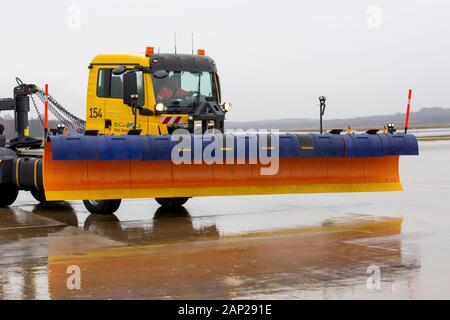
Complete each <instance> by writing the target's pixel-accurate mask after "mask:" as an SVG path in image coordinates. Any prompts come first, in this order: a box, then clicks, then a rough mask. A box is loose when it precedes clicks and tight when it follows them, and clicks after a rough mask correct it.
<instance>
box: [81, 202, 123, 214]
mask: <svg viewBox="0 0 450 320" xmlns="http://www.w3.org/2000/svg"><path fill="white" fill-rule="evenodd" d="M121 202H122V200H120V199H119V200H83V203H84V206H85V207H86V209H87V211H89V212H90V213H93V214H114V212H116V211H117V210H118V209H119V207H120V203H121Z"/></svg>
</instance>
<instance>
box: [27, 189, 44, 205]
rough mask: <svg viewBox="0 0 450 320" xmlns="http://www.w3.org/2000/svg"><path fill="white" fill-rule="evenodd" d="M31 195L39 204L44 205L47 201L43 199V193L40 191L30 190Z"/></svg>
mask: <svg viewBox="0 0 450 320" xmlns="http://www.w3.org/2000/svg"><path fill="white" fill-rule="evenodd" d="M30 192H31V195H32V196H33V198H35V199H36V200H37V201H38V202H40V203H46V202H47V199H46V198H45V192H44V191H41V190H36V189H32V190H31V191H30Z"/></svg>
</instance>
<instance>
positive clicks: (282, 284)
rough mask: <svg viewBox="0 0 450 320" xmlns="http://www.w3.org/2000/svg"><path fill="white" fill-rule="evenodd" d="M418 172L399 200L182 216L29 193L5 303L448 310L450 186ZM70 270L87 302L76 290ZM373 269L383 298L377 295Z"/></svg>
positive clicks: (343, 197)
mask: <svg viewBox="0 0 450 320" xmlns="http://www.w3.org/2000/svg"><path fill="white" fill-rule="evenodd" d="M444 150H447V151H446V152H447V154H446V155H448V154H449V153H450V152H449V151H450V144H449V145H448V146H447V147H446V148H444ZM432 152H440V153H442V151H441V149H440V148H439V149H433V148H430V149H429V150H427V151H425V156H422V158H425V159H427V155H428V161H431V162H433V161H435V162H436V164H435V165H436V166H435V167H439V165H440V164H441V162H442V161H444V160H443V159H441V157H437V158H436V157H432V156H430V155H429V153H432ZM408 161H409V162H404V163H403V165H402V170H403V173H402V175H404V176H406V177H408V178H407V179H406V180H407V183H405V187H406V188H405V189H406V190H405V192H404V193H395V194H391V193H389V194H381V193H380V194H337V195H308V196H301V195H300V196H289V195H284V196H268V197H231V198H220V197H219V198H208V199H192V201H191V202H190V203H189V204H188V205H187V206H186V207H185V208H179V209H177V210H167V209H162V208H158V207H157V206H156V204H155V203H154V202H153V201H152V200H142V201H140V200H132V201H126V202H124V205H123V206H122V208H121V209H120V210H119V211H118V213H117V215H112V216H101V215H89V214H88V213H87V212H86V210H85V209H84V207H83V206H82V204H81V203H79V202H70V203H65V202H61V203H54V204H51V205H36V203H35V202H34V200H32V198H31V197H30V196H29V195H28V194H26V193H23V194H21V195H20V198H19V201H18V202H17V204H16V205H15V206H13V207H12V208H11V209H0V298H2V299H77V298H78V299H79V298H87V299H108V298H117V299H220V298H225V299H248V298H249V299H263V298H272V299H283V298H285V299H301V298H320V299H323V298H324V299H339V298H388V299H408V298H409V299H413V298H420V297H425V298H427V297H447V298H448V297H449V296H450V295H449V291H448V290H449V289H448V285H443V279H444V280H445V279H447V280H448V279H449V278H448V277H447V272H448V271H447V270H448V268H447V267H446V266H447V261H448V258H450V254H448V252H449V251H450V250H448V249H449V248H450V232H448V231H449V228H450V223H449V222H450V221H449V218H448V217H447V215H446V214H445V213H443V212H440V211H439V209H440V208H441V207H442V204H441V202H439V199H445V196H448V195H449V194H450V193H449V188H450V186H449V185H448V182H449V181H450V174H448V173H449V172H448V171H447V172H445V173H446V175H445V174H442V171H440V172H439V173H435V174H434V175H433V174H429V173H430V172H428V174H427V175H426V178H427V179H428V181H432V182H433V181H435V182H437V183H430V182H425V183H422V182H421V181H423V179H422V178H421V177H420V175H419V177H417V176H416V177H414V176H413V177H411V176H412V175H413V173H414V172H415V168H416V167H417V165H418V164H417V160H414V159H412V158H411V159H410V160H408ZM405 172H406V173H405ZM408 179H409V180H408ZM443 180H446V181H447V184H446V185H444V184H442V183H439V181H443ZM419 195H420V196H419ZM424 208H426V210H424ZM70 266H77V267H79V268H80V270H81V288H80V290H69V289H68V287H67V279H68V277H69V276H70V274H68V273H67V270H68V267H70ZM369 267H376V268H379V270H380V277H381V278H380V279H381V283H380V287H379V288H372V287H370V286H368V280H369V279H371V278H370V277H371V275H372V274H371V273H370V272H369V273H368V268H369ZM369 270H372V269H370V268H369ZM444 282H445V281H444Z"/></svg>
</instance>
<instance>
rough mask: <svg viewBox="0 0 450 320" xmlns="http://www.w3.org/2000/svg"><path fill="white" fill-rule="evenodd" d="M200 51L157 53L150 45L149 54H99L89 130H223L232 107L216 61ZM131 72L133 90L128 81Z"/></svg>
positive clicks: (93, 64)
mask: <svg viewBox="0 0 450 320" xmlns="http://www.w3.org/2000/svg"><path fill="white" fill-rule="evenodd" d="M199 53H200V54H197V55H189V54H159V53H158V54H154V53H153V50H152V48H147V52H146V54H145V55H136V54H101V55H98V56H96V57H95V58H94V59H93V60H92V62H91V64H90V66H89V69H90V71H89V81H88V90H87V104H86V131H87V132H89V131H90V132H95V133H98V134H110V135H124V134H130V132H131V130H133V129H134V131H138V134H141V135H147V134H151V135H163V134H170V133H171V132H173V131H174V129H177V128H186V129H189V130H191V131H193V130H194V128H195V127H196V126H199V125H201V126H202V128H203V130H206V129H209V128H216V129H219V130H223V122H224V118H225V113H226V112H227V111H228V110H229V109H230V107H231V105H229V104H223V105H222V104H221V92H220V82H219V76H218V74H217V69H216V64H215V62H214V61H213V60H212V59H211V58H210V57H207V56H205V55H202V53H203V51H201V50H199ZM130 75H131V79H132V80H131V81H135V83H133V84H132V85H131V89H130V88H129V86H130V85H129V84H127V83H129V81H128V80H127V81H125V80H124V79H129V78H130ZM133 87H134V91H136V92H133V89H132V88H133ZM130 90H132V91H130ZM130 92H132V94H131V98H132V99H135V101H134V102H133V103H130V97H129V96H128V95H129V94H130ZM124 95H126V96H124ZM135 111H136V112H135Z"/></svg>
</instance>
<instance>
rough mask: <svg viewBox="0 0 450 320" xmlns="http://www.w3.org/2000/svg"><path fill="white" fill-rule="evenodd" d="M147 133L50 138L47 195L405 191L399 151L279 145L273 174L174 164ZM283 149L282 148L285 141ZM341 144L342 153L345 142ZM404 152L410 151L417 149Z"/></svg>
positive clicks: (241, 167)
mask: <svg viewBox="0 0 450 320" xmlns="http://www.w3.org/2000/svg"><path fill="white" fill-rule="evenodd" d="M403 136H406V135H403ZM114 139H115V140H114ZM148 139H150V138H148V137H131V138H130V137H115V138H114V137H106V136H102V137H78V138H73V139H72V140H70V138H67V137H61V138H60V137H57V138H52V141H51V142H48V143H47V144H46V146H45V152H44V165H43V167H44V172H43V177H44V188H45V194H46V197H47V200H51V201H52V200H109V199H128V198H171V197H200V196H231V195H267V194H295V193H329V192H372V191H401V190H402V186H401V183H400V178H399V170H398V165H399V156H398V155H381V156H370V155H369V156H354V157H351V152H353V151H352V150H351V149H350V147H349V144H347V145H344V148H345V149H344V150H343V152H342V156H340V155H337V156H336V155H334V154H332V153H330V154H332V155H334V156H322V154H318V153H316V154H311V153H306V152H310V151H309V150H313V149H316V151H317V148H318V147H320V146H317V145H314V146H313V147H312V149H311V148H309V147H308V148H304V151H302V152H305V153H304V154H303V153H301V154H300V156H297V157H293V156H290V154H289V153H288V152H287V151H286V152H284V151H283V150H281V153H280V156H279V157H278V158H277V159H278V162H279V163H278V171H277V172H276V173H275V174H273V175H262V174H261V172H262V171H261V169H263V168H266V167H267V165H262V164H249V163H246V164H206V163H205V162H204V161H203V162H202V163H201V164H181V165H176V164H174V163H173V161H171V160H170V152H169V151H170V150H171V145H170V142H167V145H164V143H163V144H161V143H160V142H161V141H164V139H162V138H159V139H160V140H159V141H156V140H152V141H150V142H149V145H148V146H147V145H146V143H147V142H145V141H148ZM151 139H153V138H151ZM151 139H150V140H151ZM155 139H156V138H155ZM105 141H106V142H105ZM166 141H170V138H168V140H166ZM411 141H413V140H411ZM414 141H415V138H414ZM158 143H159V144H158ZM392 145H393V144H392ZM416 145H417V141H416ZM161 146H163V147H164V148H162V147H161ZM297 147H298V146H295V148H297ZM391 147H392V146H391ZM146 148H147V149H146ZM161 148H162V149H161ZM280 148H281V149H282V148H283V146H282V144H280ZM295 148H293V150H294V149H295ZM337 148H338V149H339V151H338V152H341V151H340V147H339V146H338V147H337ZM408 148H414V143H412V146H411V147H408V146H407V148H406V149H404V150H407V149H408ZM55 149H56V150H57V153H58V154H56V155H55ZM91 149H92V150H91ZM392 149H393V148H392ZM136 150H140V151H139V152H135V151H136ZM146 150H147V151H146ZM300 150H301V147H300ZM355 150H356V149H355ZM146 152H147V153H146ZM283 152H284V153H283ZM391 153H393V152H391ZM403 153H407V154H413V153H415V150H412V151H403ZM349 154H350V156H349ZM286 155H288V156H286ZM302 155H303V156H302Z"/></svg>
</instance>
